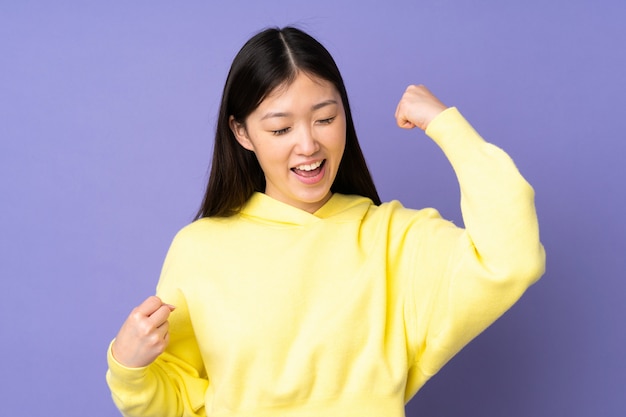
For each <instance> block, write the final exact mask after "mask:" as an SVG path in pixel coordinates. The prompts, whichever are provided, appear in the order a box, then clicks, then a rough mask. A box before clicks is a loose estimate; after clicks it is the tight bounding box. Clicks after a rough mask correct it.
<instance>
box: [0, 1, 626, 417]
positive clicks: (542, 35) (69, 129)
mask: <svg viewBox="0 0 626 417" xmlns="http://www.w3.org/2000/svg"><path fill="white" fill-rule="evenodd" d="M88 3H89V4H88ZM504 3H507V2H502V1H497V0H493V1H486V0H474V1H460V0H459V1H452V0H448V1H446V0H440V1H430V2H426V1H416V0H414V1H404V2H392V1H386V2H383V1H380V2H375V1H363V0H361V1H353V2H347V1H346V2H340V1H337V0H332V1H327V0H319V1H310V2H306V5H299V4H296V2H294V1H274V2H270V3H265V2H242V1H231V2H219V3H218V2H209V1H206V2H200V1H185V2H174V1H168V2H162V1H134V2H99V3H96V2H78V1H77V2H73V3H71V2H67V1H55V2H47V3H46V2H33V1H24V0H22V1H19V2H18V1H15V2H10V1H8V0H6V1H2V2H1V4H0V60H1V64H0V115H1V116H0V117H1V123H0V140H1V141H0V174H1V175H0V199H1V207H2V209H1V210H2V212H1V216H0V239H1V240H0V256H1V262H0V277H1V280H2V281H1V283H2V285H1V288H2V294H3V297H2V298H3V300H2V303H1V304H0V320H1V322H0V324H1V326H0V334H1V336H0V337H1V344H0V358H1V362H0V375H1V376H0V384H1V387H0V388H1V389H0V415H2V416H11V417H22V416H23V417H30V416H34V415H40V414H45V415H49V416H66V417H68V416H81V417H82V416H85V415H89V416H116V415H118V414H117V411H116V410H115V408H114V406H113V404H112V401H111V400H110V397H109V392H108V389H107V387H106V384H105V380H104V373H105V370H106V363H105V351H106V348H107V345H108V343H109V341H110V339H111V338H112V337H113V336H114V335H115V333H116V332H117V329H118V328H119V326H120V325H121V323H122V322H123V320H124V319H125V317H126V315H127V314H128V312H129V311H130V309H131V308H132V307H133V306H134V305H136V304H137V303H138V302H140V301H141V300H143V299H144V298H145V297H146V296H147V295H149V294H151V293H152V292H153V290H154V286H155V284H156V280H157V277H158V275H159V271H160V267H161V263H162V261H163V257H164V255H165V253H166V250H167V248H168V246H169V243H170V241H171V239H172V237H173V235H174V233H175V232H176V231H177V230H178V229H179V228H180V227H182V226H183V225H185V224H186V223H188V222H189V221H190V219H191V217H192V215H193V213H194V212H195V210H196V208H197V205H198V204H199V201H200V198H201V194H202V191H203V186H204V182H205V179H206V171H207V166H208V161H209V155H210V149H211V137H212V131H213V126H214V121H215V114H216V112H217V105H218V103H219V97H220V93H221V88H222V86H223V82H224V80H225V77H226V72H227V69H228V66H229V64H230V62H231V60H232V58H233V56H234V54H235V53H236V51H237V50H238V49H239V47H240V46H241V45H242V44H243V42H244V41H245V40H246V39H247V38H248V37H249V36H250V35H252V34H253V33H255V32H256V31H257V30H259V29H261V28H263V27H265V26H268V25H285V24H291V23H295V24H298V25H299V26H300V27H302V28H304V29H306V30H308V31H309V32H310V33H312V34H313V35H315V36H317V37H318V39H320V40H321V41H322V42H323V43H324V44H325V45H326V46H327V47H328V49H329V50H330V51H331V53H333V54H334V56H335V58H336V60H337V62H338V64H339V66H340V68H341V69H342V72H343V75H344V77H345V79H346V83H347V87H348V92H349V94H350V98H351V102H352V105H353V109H354V116H355V120H356V124H357V130H358V132H359V135H360V139H361V141H362V145H363V148H364V151H365V153H366V156H367V157H368V161H369V164H370V166H371V169H372V171H373V174H374V177H375V179H376V182H377V185H378V187H379V190H380V192H381V195H382V197H383V199H385V200H389V199H392V198H397V199H400V200H401V201H403V203H405V205H408V206H411V207H415V208H419V207H424V206H434V207H437V208H438V209H440V211H441V212H442V213H443V215H444V216H446V217H448V218H451V219H454V220H455V221H457V222H459V221H460V213H459V209H458V191H457V185H456V183H455V178H454V176H453V174H452V171H451V169H450V167H449V165H448V163H447V162H446V160H445V159H444V158H443V156H442V155H441V153H440V152H439V150H438V149H437V148H436V147H435V146H434V145H433V144H432V143H431V142H429V141H428V140H426V139H424V136H423V135H422V134H417V133H416V132H405V131H402V130H400V129H398V128H396V127H395V126H394V119H393V113H394V110H395V106H396V103H397V100H398V99H399V97H400V95H401V94H402V92H403V90H404V88H405V87H406V86H407V85H408V84H409V83H424V84H426V85H428V86H429V87H430V88H431V89H432V90H433V91H434V92H435V93H436V94H437V95H439V96H440V97H441V99H442V100H443V101H444V102H445V103H447V104H449V105H456V106H457V107H459V108H460V109H461V111H462V112H463V113H464V114H465V115H466V117H467V118H468V119H469V120H470V121H471V122H472V123H473V124H474V126H475V127H476V128H477V129H478V130H479V132H481V133H482V135H483V136H484V137H485V138H487V139H489V140H490V141H492V142H494V143H496V144H497V145H499V146H501V147H503V148H504V149H506V150H507V151H508V152H509V153H510V154H511V155H512V156H513V158H514V159H515V161H516V162H517V164H518V166H519V167H520V169H521V170H522V172H523V173H524V174H525V176H526V177H527V178H528V179H529V181H530V182H531V183H532V184H533V185H534V186H535V189H536V192H537V208H538V212H539V216H540V222H541V227H542V240H543V242H544V244H545V246H546V249H547V253H548V266H547V273H546V275H545V276H544V278H543V279H542V280H541V281H540V282H539V283H538V284H537V285H535V286H534V287H532V288H531V289H530V290H529V292H528V293H527V294H526V295H525V296H524V297H523V298H522V300H521V302H520V303H518V304H517V305H516V306H515V307H514V308H513V309H511V310H510V311H509V312H508V313H507V314H505V316H504V317H503V318H502V319H500V320H499V321H498V322H497V323H496V324H495V325H493V326H492V327H491V328H489V329H488V330H487V331H486V332H485V333H484V334H483V335H481V336H480V337H479V338H478V339H476V340H475V341H474V342H472V343H471V344H470V345H469V346H468V347H467V348H466V349H465V350H464V351H463V352H461V353H460V354H459V355H458V356H457V357H456V358H454V359H453V360H452V361H451V362H450V363H449V365H448V366H447V367H445V368H444V370H443V371H442V372H441V373H439V374H438V375H437V376H436V377H434V379H433V380H432V381H431V382H429V383H428V384H427V385H426V387H425V388H424V389H423V390H422V391H421V392H420V393H419V394H418V396H417V397H416V398H415V399H414V400H413V401H412V402H411V403H410V404H409V406H408V407H407V414H408V415H411V416H418V415H421V416H431V417H433V416H466V417H472V416H508V417H518V416H519V417H522V416H533V417H537V416H571V417H577V416H624V415H626V403H625V401H626V400H625V398H626V360H625V359H624V357H625V356H626V355H625V354H626V349H625V348H624V346H625V345H626V343H625V342H626V340H625V339H626V338H625V330H624V329H625V325H624V322H625V319H626V317H625V316H626V303H625V302H624V298H625V297H624V296H625V295H626V284H625V283H624V278H625V273H626V262H625V260H626V256H625V253H624V252H625V249H626V216H624V214H623V212H622V211H623V209H624V202H625V200H626V193H625V188H626V187H624V179H625V177H626V176H625V174H626V172H625V169H624V158H625V156H626V145H625V142H626V140H625V139H626V137H625V134H624V132H625V130H626V99H625V97H626V81H625V79H624V77H625V74H626V29H624V28H625V24H624V21H626V2H624V1H623V0H615V1H576V0H574V1H572V0H555V1H546V0H527V1H524V2H521V1H520V2H508V3H507V5H504Z"/></svg>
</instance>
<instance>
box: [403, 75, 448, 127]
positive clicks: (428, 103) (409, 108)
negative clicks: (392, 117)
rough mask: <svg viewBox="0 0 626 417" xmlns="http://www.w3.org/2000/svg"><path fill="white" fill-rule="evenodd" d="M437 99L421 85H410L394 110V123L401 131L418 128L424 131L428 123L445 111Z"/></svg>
mask: <svg viewBox="0 0 626 417" xmlns="http://www.w3.org/2000/svg"><path fill="white" fill-rule="evenodd" d="M446 108H447V107H446V105H445V104H443V103H442V102H441V101H439V99H438V98H437V97H435V96H434V95H433V93H431V92H430V91H429V90H428V88H426V87H424V86H423V85H410V86H409V87H408V88H407V89H406V91H405V92H404V95H403V96H402V98H401V99H400V102H399V103H398V107H397V108H396V122H397V123H398V126H400V127H401V128H403V129H413V128H414V127H416V126H417V127H419V128H420V129H422V130H426V128H427V127H428V125H429V123H430V122H431V121H432V120H433V119H434V118H435V117H437V115H438V114H439V113H441V112H442V111H444V110H445V109H446Z"/></svg>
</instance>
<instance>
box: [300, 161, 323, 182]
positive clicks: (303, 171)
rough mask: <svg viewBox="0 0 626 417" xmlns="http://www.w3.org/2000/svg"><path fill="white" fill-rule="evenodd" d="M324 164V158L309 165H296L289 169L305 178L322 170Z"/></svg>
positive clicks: (313, 175)
mask: <svg viewBox="0 0 626 417" xmlns="http://www.w3.org/2000/svg"><path fill="white" fill-rule="evenodd" d="M325 164H326V160H325V159H323V160H321V161H318V162H315V163H313V164H311V165H298V166H297V167H293V168H291V170H292V171H293V172H294V173H295V174H296V175H299V176H301V177H305V178H311V177H315V176H316V175H318V174H319V173H320V172H321V171H322V168H323V167H324V165H325Z"/></svg>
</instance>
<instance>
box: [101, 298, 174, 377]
mask: <svg viewBox="0 0 626 417" xmlns="http://www.w3.org/2000/svg"><path fill="white" fill-rule="evenodd" d="M174 308H175V307H174V306H172V305H170V304H164V303H163V302H162V301H161V299H160V298H159V297H156V296H151V297H148V298H147V299H146V300H145V301H144V302H143V303H141V304H140V305H139V306H137V307H135V308H134V309H133V311H132V312H131V313H130V315H129V316H128V318H127V319H126V321H125V322H124V324H123V325H122V328H121V329H120V331H119V333H118V334H117V336H116V337H115V341H114V342H113V346H112V347H111V352H112V353H113V357H114V358H115V360H117V361H118V362H119V363H121V364H122V365H124V366H126V367H129V368H140V367H142V366H146V365H149V364H150V363H152V362H153V361H154V360H155V359H156V358H157V357H158V356H159V355H160V354H161V353H163V351H165V348H166V347H167V344H168V343H169V333H168V328H169V323H168V321H167V319H168V317H169V315H170V313H171V312H172V311H174Z"/></svg>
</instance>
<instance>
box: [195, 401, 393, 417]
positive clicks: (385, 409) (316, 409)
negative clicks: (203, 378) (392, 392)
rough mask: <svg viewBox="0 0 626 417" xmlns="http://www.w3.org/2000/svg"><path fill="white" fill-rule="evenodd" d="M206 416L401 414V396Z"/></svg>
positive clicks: (385, 416)
mask: <svg viewBox="0 0 626 417" xmlns="http://www.w3.org/2000/svg"><path fill="white" fill-rule="evenodd" d="M207 416H209V417H276V416H280V417H350V416H354V417H357V416H358V417H404V416H405V414H404V400H403V399H402V398H368V397H359V398H351V399H336V400H329V401H325V402H322V403H317V404H311V403H309V404H300V405H289V406H283V407H271V408H263V409H259V408H255V409H252V410H247V411H235V412H218V413H215V412H213V413H211V412H210V411H207Z"/></svg>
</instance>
